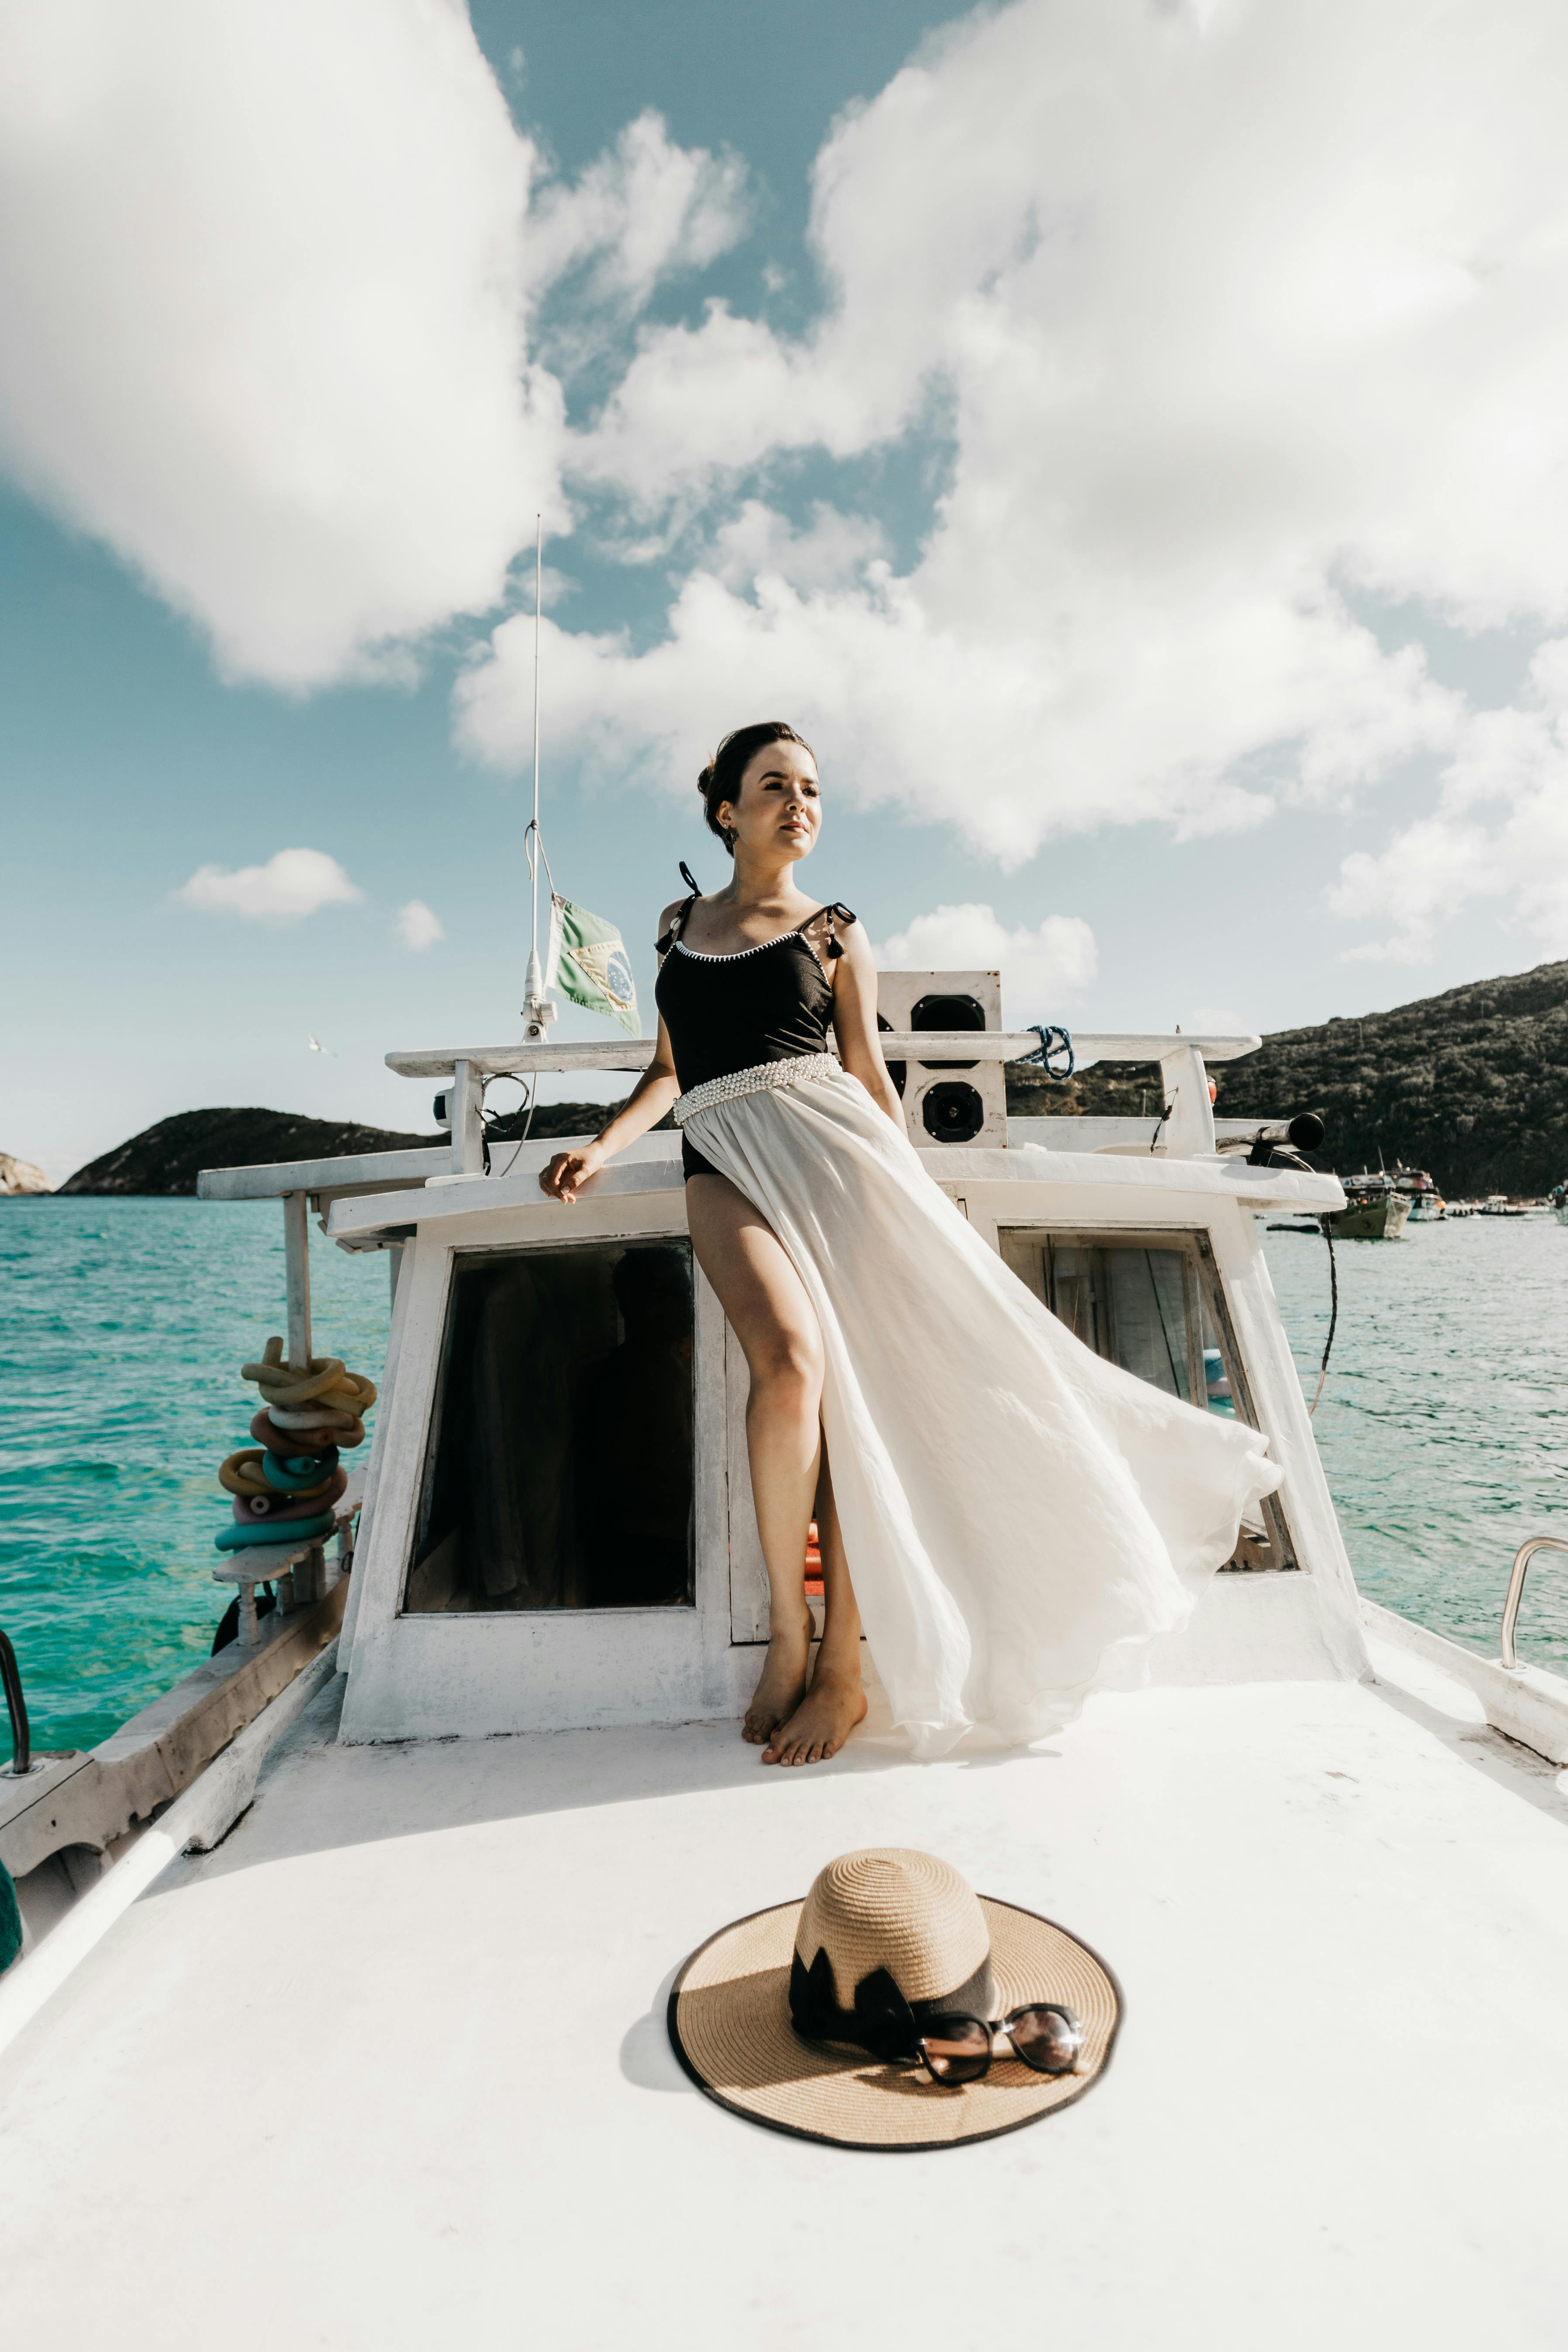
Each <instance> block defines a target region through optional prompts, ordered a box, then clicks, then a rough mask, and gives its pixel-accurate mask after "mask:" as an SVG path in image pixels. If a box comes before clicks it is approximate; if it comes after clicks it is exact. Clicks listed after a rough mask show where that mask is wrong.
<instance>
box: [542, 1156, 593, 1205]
mask: <svg viewBox="0 0 1568 2352" xmlns="http://www.w3.org/2000/svg"><path fill="white" fill-rule="evenodd" d="M607 1156H608V1155H607V1154H606V1153H605V1151H604V1150H602V1148H601V1147H600V1145H599V1144H598V1143H597V1142H594V1143H589V1144H585V1145H584V1148H583V1150H581V1151H558V1152H557V1153H556V1154H555V1157H554V1159H553V1160H552V1161H551V1163H550V1165H549V1167H548V1168H542V1169H541V1170H540V1171H539V1189H540V1191H541V1192H543V1193H545V1194H546V1195H547V1196H548V1197H549V1198H550V1199H551V1200H552V1201H564V1202H565V1203H566V1205H567V1207H568V1208H570V1207H571V1205H572V1203H573V1202H574V1200H575V1199H576V1198H577V1193H578V1191H579V1188H580V1187H581V1186H582V1185H584V1184H585V1183H586V1182H587V1181H588V1179H589V1177H590V1176H596V1175H597V1174H598V1172H599V1171H600V1169H601V1168H602V1167H603V1166H604V1164H605V1159H606V1158H607Z"/></svg>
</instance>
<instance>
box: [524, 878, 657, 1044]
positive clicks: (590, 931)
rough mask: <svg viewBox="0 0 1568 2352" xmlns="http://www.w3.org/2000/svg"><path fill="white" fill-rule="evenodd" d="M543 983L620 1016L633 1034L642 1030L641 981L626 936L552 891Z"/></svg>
mask: <svg viewBox="0 0 1568 2352" xmlns="http://www.w3.org/2000/svg"><path fill="white" fill-rule="evenodd" d="M544 985H545V987H546V988H552V987H553V988H558V989H559V990H560V991H561V993H562V995H563V996H569V997H570V998H571V999H572V1002H573V1003H574V1004H581V1005H582V1006H584V1009H585V1010H586V1011H587V1012H589V1013H605V1015H606V1016H607V1017H608V1018H609V1019H610V1020H611V1021H617V1022H619V1024H620V1025H621V1027H622V1028H623V1029H624V1030H625V1031H626V1034H627V1036H628V1037H636V1036H637V1035H639V1034H641V1024H640V1023H639V1021H638V1018H637V982H636V981H635V980H634V979H633V978H632V960H631V958H630V956H628V955H627V953H626V941H625V940H623V939H622V937H621V935H620V933H619V931H617V930H616V927H615V925H614V924H613V923H606V922H605V920H604V919H603V918H602V917H601V916H599V915H591V914H589V912H588V910H587V908H585V907H574V905H573V904H572V901H571V899H570V898H560V897H558V896H557V894H556V893H555V892H554V891H553V890H552V892H551V894H550V953H549V956H548V958H547V960H546V963H545V971H544Z"/></svg>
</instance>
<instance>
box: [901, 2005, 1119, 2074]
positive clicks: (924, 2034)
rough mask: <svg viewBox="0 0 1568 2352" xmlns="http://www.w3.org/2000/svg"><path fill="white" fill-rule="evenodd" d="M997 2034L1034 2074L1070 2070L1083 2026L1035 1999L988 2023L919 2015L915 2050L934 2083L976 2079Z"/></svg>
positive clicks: (982, 2071)
mask: <svg viewBox="0 0 1568 2352" xmlns="http://www.w3.org/2000/svg"><path fill="white" fill-rule="evenodd" d="M998 2034H1001V2036H1002V2037H1003V2039H1004V2040H1005V2041H1006V2042H1011V2043H1012V2045H1013V2054H1014V2056H1015V2057H1016V2058H1021V2059H1022V2060H1023V2062H1024V2063H1025V2065H1026V2066H1028V2067H1031V2068H1032V2069H1033V2070H1034V2072H1035V2073H1036V2074H1071V2073H1072V2072H1073V2070H1074V2068H1075V2067H1076V2066H1077V2064H1078V2062H1079V2053H1080V2052H1081V2051H1082V2049H1083V2027H1082V2026H1081V2024H1080V2023H1079V2020H1078V2018H1077V2017H1076V2015H1075V2014H1074V2012H1073V2011H1071V2010H1070V2009H1066V2008H1064V2007H1063V2006H1062V2004H1061V2003H1060V2002H1059V2001H1036V2002H1033V2003H1032V2004H1031V2005H1030V2006H1029V2007H1028V2008H1027V2009H1015V2010H1013V2011H1010V2012H1009V2013H1008V2015H1007V2016H1005V2017H1003V2018H998V2019H996V2020H994V2021H990V2022H988V2021H986V2020H985V2019H984V2018H983V2017H959V2016H953V2017H927V2018H923V2019H922V2020H921V2029H920V2037H919V2040H918V2041H917V2042H916V2044H915V2048H916V2052H917V2053H918V2055H919V2058H920V2062H921V2064H922V2065H923V2066H924V2067H925V2069H926V2072H927V2073H928V2074H930V2076H931V2080H932V2082H933V2083H979V2082H983V2081H984V2078H985V2076H986V2075H987V2074H989V2073H990V2072H991V2061H992V2059H993V2057H994V2054H995V2048H996V2036H997V2035H998Z"/></svg>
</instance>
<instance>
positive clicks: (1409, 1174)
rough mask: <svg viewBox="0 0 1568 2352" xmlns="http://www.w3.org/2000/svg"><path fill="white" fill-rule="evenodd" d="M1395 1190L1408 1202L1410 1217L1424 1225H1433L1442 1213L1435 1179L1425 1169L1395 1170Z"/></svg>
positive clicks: (1441, 1203) (1440, 1199) (1441, 1204)
mask: <svg viewBox="0 0 1568 2352" xmlns="http://www.w3.org/2000/svg"><path fill="white" fill-rule="evenodd" d="M1394 1185H1395V1187H1396V1189H1397V1190H1398V1191H1399V1192H1402V1193H1404V1195H1405V1198H1406V1199H1407V1200H1408V1201H1409V1202H1410V1213H1411V1215H1412V1217H1414V1218H1416V1219H1418V1220H1419V1221H1420V1222H1421V1223H1424V1224H1429V1223H1433V1222H1434V1221H1435V1220H1436V1218H1438V1217H1440V1216H1441V1215H1442V1213H1443V1208H1444V1202H1443V1195H1442V1193H1441V1192H1439V1191H1438V1189H1437V1184H1436V1179H1435V1178H1434V1177H1433V1176H1432V1175H1431V1174H1430V1173H1429V1172H1428V1171H1427V1170H1426V1169H1425V1168H1396V1169H1395V1170H1394Z"/></svg>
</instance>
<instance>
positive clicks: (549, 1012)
mask: <svg viewBox="0 0 1568 2352" xmlns="http://www.w3.org/2000/svg"><path fill="white" fill-rule="evenodd" d="M543 588H544V518H543V516H542V515H536V516H535V517H534V533H533V814H532V816H531V818H530V820H529V824H528V829H527V831H526V833H525V834H524V835H523V841H524V844H525V845H526V848H527V852H528V879H529V886H530V889H531V894H532V900H533V930H532V937H531V944H530V947H529V951H528V981H527V990H528V993H527V995H526V997H525V998H524V1000H523V1007H522V1019H523V1035H524V1036H525V1037H527V1038H530V1039H532V1040H534V1041H535V1042H537V1040H538V1039H540V1038H541V1037H542V1036H543V1034H544V1033H545V1031H546V1030H547V1029H548V1028H549V1026H550V1024H551V1023H552V1021H553V1020H554V1018H555V1007H554V1005H553V1004H552V1003H551V1002H550V999H549V997H548V996H547V995H546V994H545V992H544V975H543V972H542V970H541V968H540V962H539V866H540V860H541V857H542V855H543V850H542V836H541V834H540V830H539V617H540V613H541V611H542V605H543ZM545 871H546V873H548V872H549V868H548V866H547V867H546V868H545ZM553 919H554V909H553V908H552V920H553Z"/></svg>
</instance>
